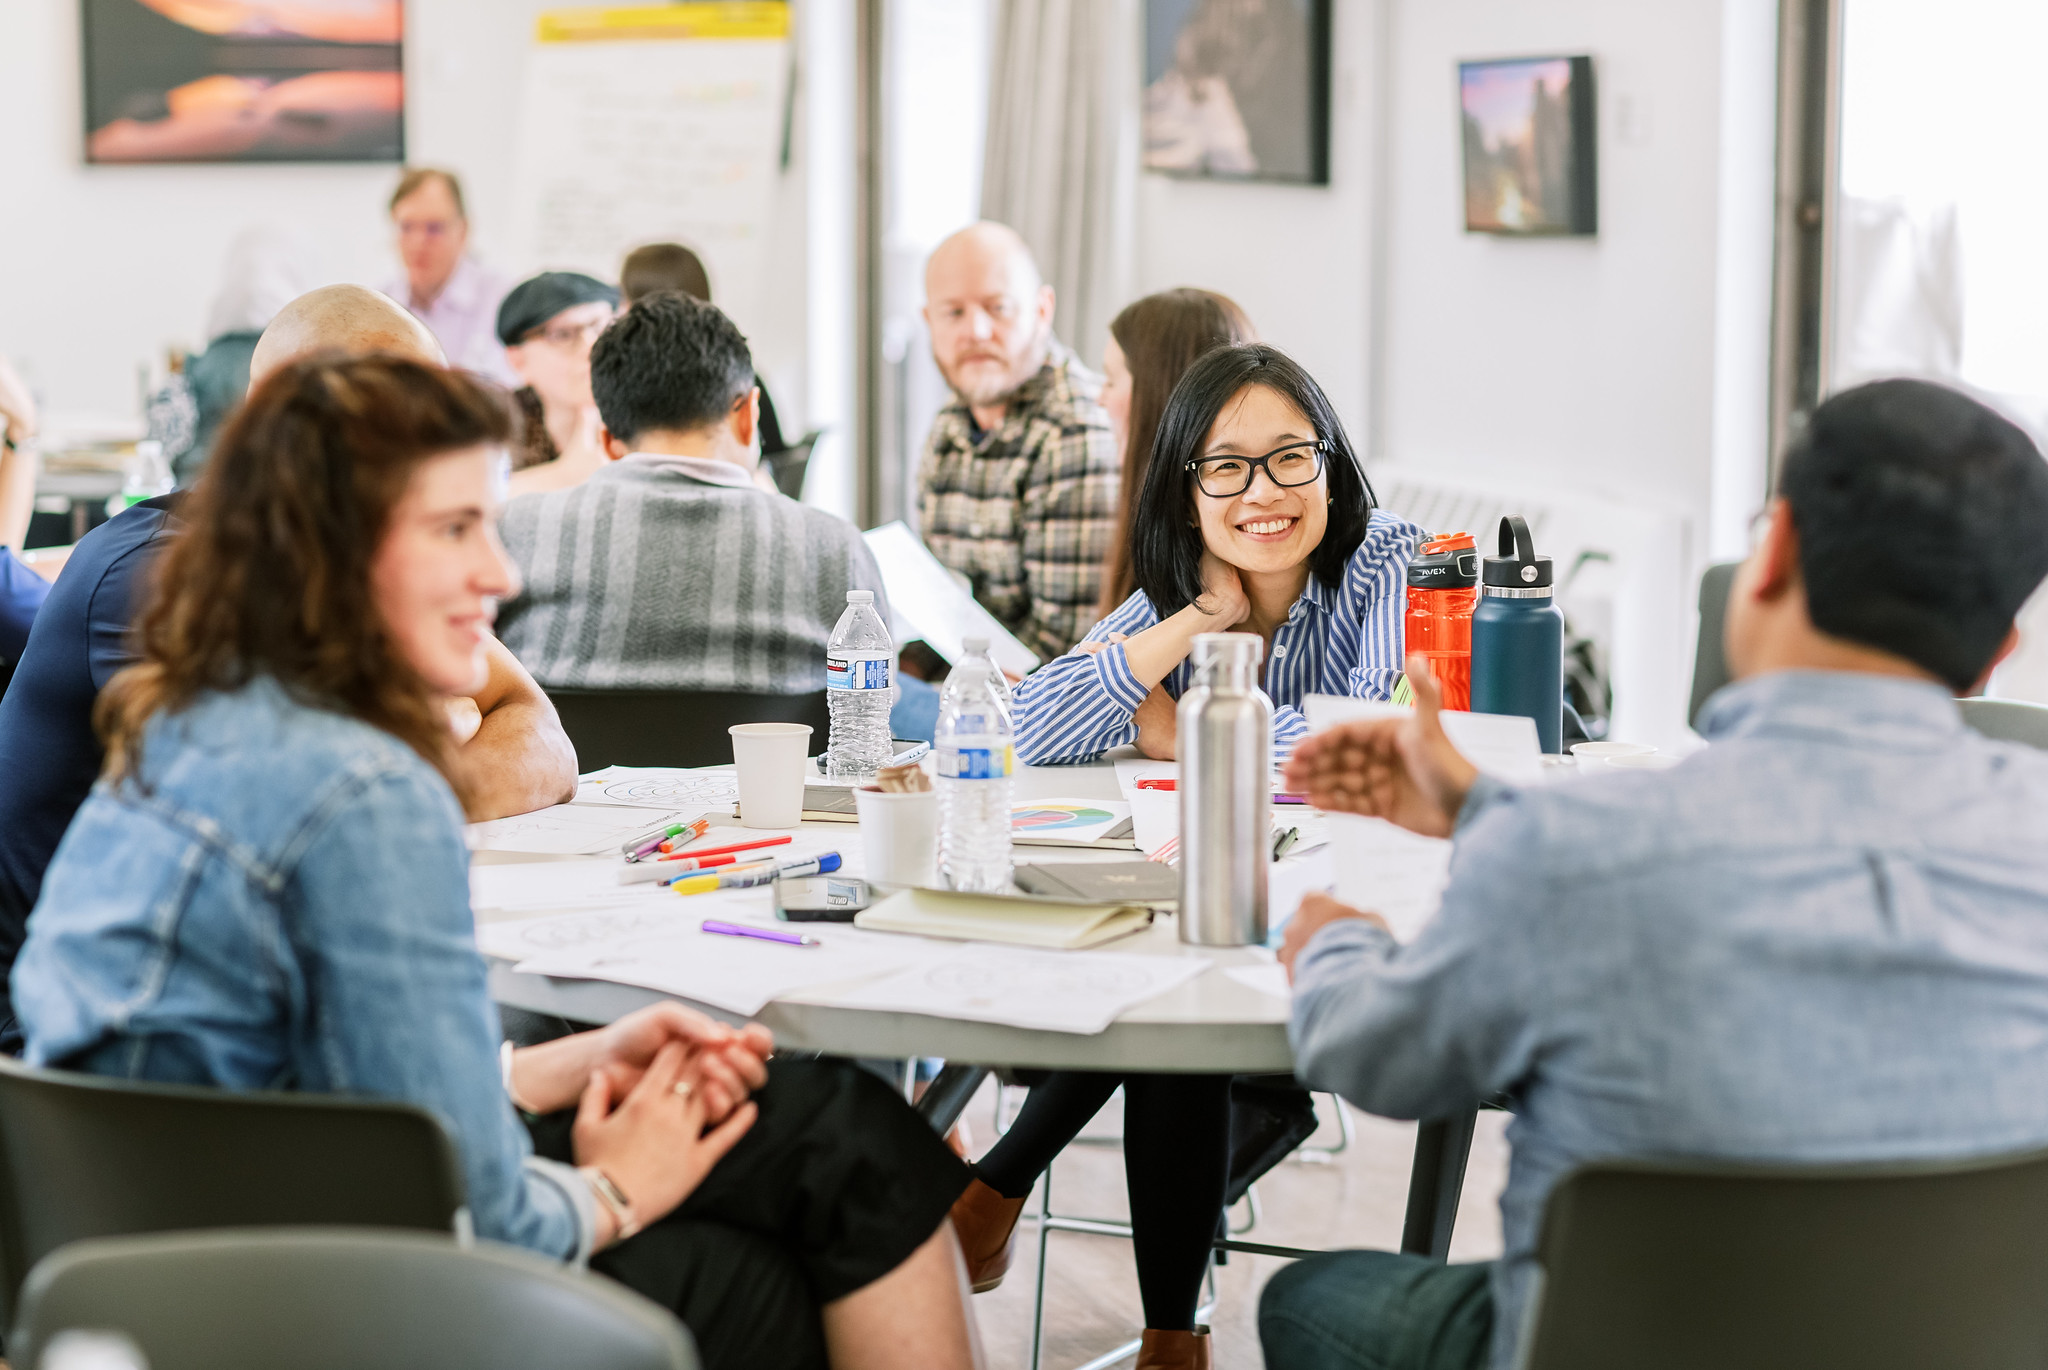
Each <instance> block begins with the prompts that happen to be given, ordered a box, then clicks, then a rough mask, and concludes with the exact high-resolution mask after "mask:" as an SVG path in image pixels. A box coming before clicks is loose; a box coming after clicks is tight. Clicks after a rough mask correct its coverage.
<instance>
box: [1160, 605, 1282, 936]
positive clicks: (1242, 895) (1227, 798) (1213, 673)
mask: <svg viewBox="0 0 2048 1370" xmlns="http://www.w3.org/2000/svg"><path fill="white" fill-rule="evenodd" d="M1265 653H1266V643H1265V639H1263V638H1261V637H1259V636H1258V634H1256V633H1203V634H1202V635H1201V636H1200V637H1197V638H1196V639H1195V645H1194V650H1193V652H1192V653H1191V660H1192V661H1193V663H1194V674H1193V676H1192V678H1191V679H1190V680H1189V683H1188V689H1187V693H1185V694H1183V695H1182V696H1181V697H1180V708H1179V711H1178V712H1177V713H1176V714H1175V728H1176V737H1177V741H1176V746H1175V750H1176V752H1177V753H1178V754H1179V757H1180V785H1179V790H1180V940H1181V941H1183V942H1194V943H1197V944H1198V945H1201V946H1205V947H1242V946H1249V945H1251V944H1253V943H1256V942H1264V941H1265V940H1266V862H1267V852H1268V849H1269V848H1270V846H1271V844H1272V828H1273V819H1272V811H1273V810H1272V802H1273V800H1272V793H1271V791H1272V784H1273V701H1272V700H1270V699H1268V698H1266V692H1265V691H1264V690H1261V689H1260V688H1259V660H1260V658H1261V657H1263V656H1264V655H1265Z"/></svg>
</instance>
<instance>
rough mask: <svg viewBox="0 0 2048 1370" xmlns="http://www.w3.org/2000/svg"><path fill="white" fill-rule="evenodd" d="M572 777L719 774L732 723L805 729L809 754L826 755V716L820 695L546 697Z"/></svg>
mask: <svg viewBox="0 0 2048 1370" xmlns="http://www.w3.org/2000/svg"><path fill="white" fill-rule="evenodd" d="M547 696H548V698H549V699H550V700H551V701H553V703H554V706H555V712H556V713H557V714H559V715H560V716H561V719H562V728H563V731H565V732H567V733H568V734H569V741H570V743H571V744H572V745H573V746H574V747H575V748H576V769H577V770H578V771H582V772H589V771H594V770H598V769H601V768H602V767H605V766H722V765H725V764H726V763H727V762H729V761H731V760H732V738H731V736H730V735H729V734H728V733H727V732H726V729H727V728H729V727H731V726H732V725H733V724H735V723H808V724H810V725H811V745H810V750H811V753H812V754H813V755H816V754H817V753H820V752H822V751H824V750H825V740H826V737H827V736H828V735H829V734H830V733H831V731H832V716H831V714H830V713H829V712H828V711H827V709H826V707H825V692H824V691H823V690H819V691H818V692H817V693H815V694H807V695H768V694H744V693H741V692H738V691H730V692H727V691H711V690H577V689H549V690H548V691H547Z"/></svg>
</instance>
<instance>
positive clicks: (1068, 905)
mask: <svg viewBox="0 0 2048 1370" xmlns="http://www.w3.org/2000/svg"><path fill="white" fill-rule="evenodd" d="M1151 921H1152V910H1151V909H1149V908H1146V907H1145V906H1144V905H1143V904H1082V903H1073V902H1070V901H1067V900H1064V899H1027V898H1023V897H1021V896H1017V895H1006V894H959V893H956V892H954V891H951V890H921V889H914V890H904V891H902V892H900V893H898V894H892V895H890V896H889V897H888V898H887V899H884V900H883V901H882V902H881V903H879V904H876V905H875V906H874V907H873V908H871V909H867V910H865V911H864V912H862V913H861V914H859V915H858V916H857V917H855V919H854V920H853V923H854V926H855V927H860V928H867V929H869V930H871V931H875V932H909V933H915V934H917V935H918V936H920V937H949V938H953V939H956V940H959V941H966V942H1005V943H1008V944H1010V945H1012V946H1019V947H1046V948H1050V949H1052V950H1056V951H1073V950H1077V949H1079V948H1081V947H1097V946H1101V945H1102V944H1103V943H1104V942H1111V941H1114V940H1116V939H1117V938H1119V937H1123V936H1127V935H1128V934H1130V933H1134V932H1136V931H1137V930H1138V929H1140V928H1142V927H1144V926H1145V925H1146V924H1148V923H1150V922H1151Z"/></svg>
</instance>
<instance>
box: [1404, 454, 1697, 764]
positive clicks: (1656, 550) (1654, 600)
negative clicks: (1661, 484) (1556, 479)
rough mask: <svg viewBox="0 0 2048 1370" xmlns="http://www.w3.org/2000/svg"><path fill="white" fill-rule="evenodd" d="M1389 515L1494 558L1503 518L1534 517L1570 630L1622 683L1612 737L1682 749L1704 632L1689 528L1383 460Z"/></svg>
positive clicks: (1628, 510) (1683, 522) (1672, 517)
mask: <svg viewBox="0 0 2048 1370" xmlns="http://www.w3.org/2000/svg"><path fill="white" fill-rule="evenodd" d="M1370 474H1371V477H1372V485H1373V490H1374V492H1375V493H1376V494H1377V495H1378V496H1379V502H1380V504H1381V505H1382V506H1384V507H1385V508H1386V509H1387V510H1388V512H1390V513H1395V514H1399V515H1401V516H1402V517H1403V518H1406V519H1409V520H1412V521H1413V522H1415V523H1419V524H1421V525H1422V526H1423V527H1425V528H1427V529H1429V530H1430V531H1431V532H1432V533H1451V532H1468V533H1471V534H1472V535H1473V537H1474V538H1475V539H1477V540H1478V543H1479V549H1480V554H1481V555H1482V556H1486V555H1492V554H1493V552H1494V551H1495V549H1496V546H1497V541H1498V538H1499V529H1500V521H1501V517H1502V516H1503V515H1506V514H1520V515H1521V516H1522V517H1523V518H1525V519H1527V520H1528V521H1529V531H1530V533H1531V534H1532V535H1533V536H1534V537H1535V540H1536V551H1537V554H1538V555H1540V556H1547V557H1549V558H1550V559H1551V561H1552V563H1553V564H1554V569H1555V571H1556V576H1557V584H1558V587H1559V591H1558V602H1559V603H1560V604H1561V605H1562V606H1563V607H1564V611H1565V613H1566V615H1567V616H1568V617H1569V618H1570V620H1571V625H1572V629H1573V631H1574V632H1576V633H1578V634H1580V635H1582V636H1585V637H1589V638H1591V639H1593V641H1594V642H1595V644H1596V645H1597V646H1598V648H1599V649H1600V650H1601V652H1602V653H1603V654H1604V656H1605V658H1606V660H1607V662H1608V664H1609V670H1610V678H1611V679H1612V680H1613V682H1614V712H1613V722H1612V725H1611V727H1610V729H1609V732H1608V736H1610V737H1612V738H1615V739H1616V740H1618V741H1626V742H1647V743H1650V744H1652V745H1654V746H1658V747H1667V748H1674V749H1683V748H1685V747H1687V746H1688V745H1692V732H1691V729H1690V728H1688V727H1687V725H1686V718H1685V713H1686V706H1687V704H1688V702H1689V699H1690V696H1691V691H1692V658H1693V647H1694V642H1695V639H1696V637H1697V635H1698V631H1699V628H1698V623H1699V612H1698V608H1697V603H1698V598H1697V597H1698V584H1699V572H1700V570H1701V569H1702V567H1701V566H1700V565H1699V564H1698V563H1697V562H1696V560H1695V557H1696V554H1695V552H1694V539H1693V533H1692V521H1691V520H1690V519H1687V518H1685V517H1682V516H1680V515H1677V514H1671V513H1667V512H1663V511H1659V510H1650V509H1642V508H1635V507H1631V506H1627V505H1621V504H1615V503H1613V502H1611V501H1606V500H1599V499H1593V498H1589V497H1586V496H1582V495H1579V494H1576V493H1560V492H1555V491H1552V492H1547V493H1546V492H1541V491H1535V490H1517V489H1514V488H1512V487H1510V486H1507V485H1504V484H1499V483H1495V482H1490V481H1489V482H1484V483H1481V482H1474V481H1464V480H1456V479H1450V478H1446V477H1443V476H1438V475H1436V474H1434V473H1431V472H1427V471H1423V470H1420V469H1417V468H1414V467H1407V466H1399V465H1394V464H1391V463H1389V464H1384V465H1377V466H1375V467H1374V468H1373V469H1372V471H1371V472H1370Z"/></svg>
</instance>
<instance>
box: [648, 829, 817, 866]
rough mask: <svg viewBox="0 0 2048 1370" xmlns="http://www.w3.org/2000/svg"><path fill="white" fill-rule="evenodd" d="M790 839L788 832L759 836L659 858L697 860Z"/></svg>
mask: <svg viewBox="0 0 2048 1370" xmlns="http://www.w3.org/2000/svg"><path fill="white" fill-rule="evenodd" d="M787 841H789V837H788V835H787V834H785V835H784V836H781V837H757V838H755V839H754V840H753V841H751V842H733V843H730V844H728V845H726V846H723V847H698V848H696V849H694V850H692V851H682V852H676V853H674V854H673V855H670V856H663V857H660V858H658V859H659V860H662V861H695V860H697V859H699V858H701V857H706V856H724V855H725V854H726V853H728V852H736V851H753V850H755V849H756V848H759V847H779V846H781V845H782V844H783V843H785V842H787Z"/></svg>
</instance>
